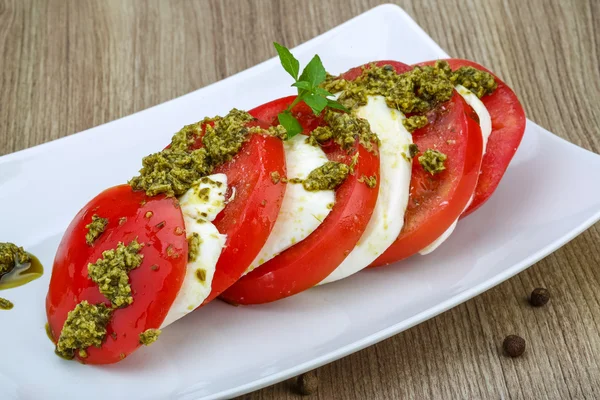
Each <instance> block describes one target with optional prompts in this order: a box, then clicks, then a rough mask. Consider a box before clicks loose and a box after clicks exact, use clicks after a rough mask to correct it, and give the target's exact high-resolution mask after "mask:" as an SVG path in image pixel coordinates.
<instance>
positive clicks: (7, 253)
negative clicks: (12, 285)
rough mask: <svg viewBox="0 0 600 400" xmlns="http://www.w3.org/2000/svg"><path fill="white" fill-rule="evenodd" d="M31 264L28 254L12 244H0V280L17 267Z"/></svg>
mask: <svg viewBox="0 0 600 400" xmlns="http://www.w3.org/2000/svg"><path fill="white" fill-rule="evenodd" d="M28 262H31V258H30V256H29V254H27V253H26V252H25V250H23V248H22V247H19V246H17V245H16V244H13V243H0V278H1V277H2V276H3V275H6V274H8V273H9V272H11V271H12V270H13V269H14V268H15V267H16V266H17V265H19V264H25V263H28Z"/></svg>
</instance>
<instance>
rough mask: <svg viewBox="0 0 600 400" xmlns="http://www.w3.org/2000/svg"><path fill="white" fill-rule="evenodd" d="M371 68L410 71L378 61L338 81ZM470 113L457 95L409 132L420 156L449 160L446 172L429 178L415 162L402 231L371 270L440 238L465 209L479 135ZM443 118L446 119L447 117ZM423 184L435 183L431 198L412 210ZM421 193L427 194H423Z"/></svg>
mask: <svg viewBox="0 0 600 400" xmlns="http://www.w3.org/2000/svg"><path fill="white" fill-rule="evenodd" d="M371 64H374V65H376V66H378V67H382V66H385V65H391V66H392V67H393V68H394V69H395V71H396V73H398V74H401V73H404V72H408V71H410V70H412V69H413V66H410V65H406V64H403V63H400V62H397V61H392V60H383V61H375V62H373V63H368V64H365V65H363V66H359V67H355V68H352V69H350V70H349V71H347V72H346V73H344V74H342V77H343V78H344V79H347V80H353V79H356V78H357V77H358V76H360V74H361V73H362V71H363V69H364V68H369V65H371ZM472 112H473V111H472V109H471V107H469V106H468V105H467V104H466V102H465V101H464V100H463V99H462V98H461V97H460V95H459V94H458V93H454V96H453V97H452V99H451V100H450V101H449V102H448V103H447V104H446V105H442V106H441V107H438V108H437V109H436V110H434V111H433V112H430V113H429V114H428V118H429V119H430V124H429V125H427V126H426V127H424V128H421V129H418V130H417V131H415V132H413V141H414V143H415V144H416V145H417V146H418V147H419V149H421V150H422V151H425V150H426V149H427V148H435V149H438V150H440V151H442V152H445V153H446V154H447V155H448V156H449V159H448V160H447V161H446V167H447V169H448V170H447V171H445V172H442V173H440V174H438V175H437V176H436V177H433V178H432V177H430V176H429V174H428V173H427V172H425V171H424V170H423V169H422V167H421V166H420V165H419V162H418V159H417V157H415V159H414V160H413V169H412V177H411V188H410V191H411V198H410V200H409V207H408V209H407V211H406V214H405V224H404V227H403V229H402V232H401V233H400V236H399V237H398V239H397V240H396V241H395V242H394V243H393V244H392V245H391V246H390V247H389V248H388V249H387V250H386V251H385V252H384V253H383V254H382V255H381V256H380V257H379V258H378V259H377V260H375V261H374V262H373V264H371V267H376V266H381V265H387V264H390V263H392V262H396V261H400V260H402V259H404V258H407V257H409V256H411V255H413V254H415V253H417V252H418V251H420V250H422V249H423V248H425V247H426V246H427V245H429V244H431V243H432V242H433V241H434V240H435V239H436V238H438V237H439V236H440V235H441V234H442V233H443V232H445V231H446V229H448V227H449V226H450V225H451V224H452V223H453V222H454V221H455V220H456V219H457V218H458V216H459V215H460V214H461V212H462V211H463V210H464V209H465V207H466V205H467V204H468V201H469V199H470V198H471V196H472V194H473V191H474V189H475V185H476V183H477V175H478V174H479V170H478V169H479V166H480V164H481V153H482V147H483V139H482V137H481V129H480V127H479V124H478V123H477V122H476V121H475V120H474V119H473V118H472V117H471V114H472ZM449 113H451V114H452V115H451V116H449V115H448V114H449ZM448 140H454V141H455V144H453V145H452V146H450V145H449V143H448V142H447V141H448ZM428 180H432V181H437V183H434V185H433V186H434V187H435V188H436V190H437V192H436V193H433V194H434V195H432V196H430V197H429V199H426V200H427V204H420V205H417V204H415V198H416V197H417V196H416V195H417V194H418V192H419V189H420V188H422V187H423V184H422V183H423V182H427V181H428ZM425 186H429V185H425ZM424 191H425V192H427V188H425V189H424ZM419 200H421V199H420V198H419Z"/></svg>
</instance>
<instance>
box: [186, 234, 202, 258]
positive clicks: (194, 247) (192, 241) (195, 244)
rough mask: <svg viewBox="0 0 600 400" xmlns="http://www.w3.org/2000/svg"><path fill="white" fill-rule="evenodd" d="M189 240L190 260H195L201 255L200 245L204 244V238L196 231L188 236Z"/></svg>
mask: <svg viewBox="0 0 600 400" xmlns="http://www.w3.org/2000/svg"><path fill="white" fill-rule="evenodd" d="M187 241H188V261H189V262H194V261H196V259H197V258H198V255H200V245H201V244H202V238H201V237H200V235H199V234H198V233H196V232H194V233H192V234H191V235H190V236H188V238H187Z"/></svg>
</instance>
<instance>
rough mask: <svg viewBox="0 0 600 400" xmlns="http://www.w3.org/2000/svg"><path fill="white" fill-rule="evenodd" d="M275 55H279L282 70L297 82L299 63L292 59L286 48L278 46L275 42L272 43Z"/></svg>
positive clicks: (294, 58) (292, 56)
mask: <svg viewBox="0 0 600 400" xmlns="http://www.w3.org/2000/svg"><path fill="white" fill-rule="evenodd" d="M273 46H275V50H277V54H279V61H280V62H281V65H282V66H283V69H285V70H286V71H287V73H288V74H290V75H291V76H292V78H294V79H295V80H298V72H300V62H299V61H298V60H297V59H296V57H294V55H293V54H292V53H291V52H290V51H289V50H288V49H287V47H285V46H282V45H280V44H279V43H277V42H273Z"/></svg>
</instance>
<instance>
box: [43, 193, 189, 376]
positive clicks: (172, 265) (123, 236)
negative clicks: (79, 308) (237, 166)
mask: <svg viewBox="0 0 600 400" xmlns="http://www.w3.org/2000/svg"><path fill="white" fill-rule="evenodd" d="M149 212H151V213H152V215H150V214H149ZM94 214H98V215H99V216H100V217H103V218H108V220H109V222H108V225H107V227H106V229H105V231H104V233H103V234H102V235H101V236H100V237H99V238H98V239H97V240H96V241H95V242H94V244H93V246H89V245H88V244H87V243H86V241H85V235H86V233H87V229H86V228H85V225H87V224H88V223H90V222H91V219H92V215H94ZM121 217H125V218H127V219H126V220H125V221H122V222H121V223H120V218H121ZM163 223H164V224H163ZM134 239H137V240H138V242H140V243H144V247H143V248H142V250H141V251H140V254H142V255H143V256H144V258H143V261H142V264H141V265H140V266H139V267H138V268H136V269H134V270H132V271H131V272H130V273H129V278H130V280H129V281H130V285H131V288H132V293H133V299H134V301H133V303H132V304H131V305H129V306H128V307H125V308H121V309H117V310H115V311H114V313H113V316H112V318H111V321H110V322H109V324H108V326H107V331H108V334H107V335H106V339H105V341H104V343H103V344H102V346H101V347H100V348H96V347H93V346H91V347H89V348H88V349H87V353H88V356H87V357H86V358H85V359H81V358H79V356H76V357H77V358H78V359H79V361H81V362H83V363H85V364H110V363H115V362H118V361H120V360H122V359H123V358H124V357H126V356H128V355H129V354H131V353H132V352H133V351H135V350H136V349H137V348H138V347H139V346H140V343H139V337H138V335H139V334H140V333H141V332H144V331H145V330H146V329H150V328H154V329H156V328H159V327H160V325H161V323H162V322H163V320H164V318H165V316H166V315H167V312H168V311H169V309H170V307H171V305H172V304H173V301H174V300H175V297H176V296H177V293H178V291H179V289H180V287H181V284H182V283H183V278H184V276H185V268H186V265H187V252H188V249H187V240H186V235H185V225H184V222H183V215H182V213H181V210H180V209H179V206H178V203H177V200H175V199H174V198H166V197H164V196H162V195H159V196H154V197H148V196H146V194H145V193H144V192H142V191H133V190H132V189H131V187H130V186H129V185H120V186H115V187H112V188H110V189H107V190H105V191H103V192H102V193H100V194H99V195H98V196H96V197H95V198H94V199H92V200H91V201H90V202H89V203H88V204H87V205H86V206H85V207H83V209H82V210H81V211H79V213H78V214H77V215H76V216H75V218H74V219H73V221H72V222H71V224H70V225H69V227H68V228H67V231H66V232H65V234H64V236H63V238H62V241H61V243H60V245H59V247H58V251H57V253H56V257H55V259H54V266H53V270H52V277H51V279H50V287H49V290H48V295H47V297H46V313H47V317H48V323H49V325H50V330H51V332H52V334H53V337H54V338H56V339H58V337H59V336H60V332H61V330H62V327H63V325H64V322H65V320H66V318H67V314H68V312H69V311H71V310H73V309H74V308H75V306H76V305H77V304H78V303H80V302H81V301H83V300H87V301H88V302H90V303H92V304H98V303H105V304H106V305H109V306H110V302H109V301H108V300H107V299H106V298H105V297H104V295H102V294H101V293H100V291H99V289H98V285H96V283H94V282H93V281H92V280H91V279H90V278H89V277H88V272H87V265H88V263H93V262H96V261H97V260H98V259H99V258H101V257H102V252H103V251H105V250H109V249H113V248H115V247H116V246H117V243H118V242H123V243H124V244H128V243H130V242H131V241H132V240H134ZM153 266H156V267H155V268H151V267H153Z"/></svg>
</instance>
